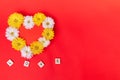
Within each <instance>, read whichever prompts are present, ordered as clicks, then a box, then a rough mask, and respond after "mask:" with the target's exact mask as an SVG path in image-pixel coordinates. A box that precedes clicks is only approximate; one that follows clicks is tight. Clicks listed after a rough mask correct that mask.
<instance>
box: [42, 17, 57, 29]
mask: <svg viewBox="0 0 120 80" xmlns="http://www.w3.org/2000/svg"><path fill="white" fill-rule="evenodd" d="M54 24H55V22H54V20H53V19H52V18H51V17H47V18H46V19H45V20H44V21H43V23H42V26H43V28H54Z"/></svg>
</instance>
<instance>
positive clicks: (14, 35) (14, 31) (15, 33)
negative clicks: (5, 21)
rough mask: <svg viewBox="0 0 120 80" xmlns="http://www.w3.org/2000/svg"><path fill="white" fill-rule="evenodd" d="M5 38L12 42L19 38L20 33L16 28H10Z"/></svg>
mask: <svg viewBox="0 0 120 80" xmlns="http://www.w3.org/2000/svg"><path fill="white" fill-rule="evenodd" d="M5 36H6V37H7V39H8V40H10V41H12V40H13V39H15V38H17V37H18V36H19V31H18V30H17V29H16V28H12V27H8V28H7V29H6V35H5Z"/></svg>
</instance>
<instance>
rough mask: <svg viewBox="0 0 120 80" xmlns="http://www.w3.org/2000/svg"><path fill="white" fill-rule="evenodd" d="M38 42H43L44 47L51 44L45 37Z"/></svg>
mask: <svg viewBox="0 0 120 80" xmlns="http://www.w3.org/2000/svg"><path fill="white" fill-rule="evenodd" d="M38 41H39V42H42V43H43V46H44V47H47V46H48V45H49V44H50V41H49V40H46V39H45V38H44V37H40V38H39V39H38Z"/></svg>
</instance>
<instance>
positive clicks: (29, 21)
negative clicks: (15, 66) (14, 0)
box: [5, 12, 55, 59]
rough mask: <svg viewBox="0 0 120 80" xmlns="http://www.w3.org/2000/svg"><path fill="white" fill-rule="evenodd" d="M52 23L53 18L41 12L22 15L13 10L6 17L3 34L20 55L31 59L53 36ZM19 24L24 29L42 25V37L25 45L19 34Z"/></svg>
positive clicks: (53, 23)
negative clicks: (5, 27)
mask: <svg viewBox="0 0 120 80" xmlns="http://www.w3.org/2000/svg"><path fill="white" fill-rule="evenodd" d="M54 25H55V22H54V20H53V19H52V18H51V17H47V16H46V15H45V14H43V13H41V12H38V13H36V14H34V15H33V16H23V15H22V14H21V13H17V12H15V13H13V14H11V15H10V16H9V18H8V27H7V29H6V32H5V36H6V38H7V39H8V40H9V41H11V45H12V48H13V49H15V50H17V51H20V52H21V56H22V57H24V58H27V59H31V58H32V57H33V56H34V55H38V54H41V53H42V52H43V50H44V48H46V47H48V45H49V44H50V40H52V39H53V38H54V30H53V28H54ZM21 26H24V27H25V29H28V30H30V29H32V28H33V27H34V26H37V27H41V26H42V27H43V32H42V34H41V35H42V37H39V38H38V40H36V41H33V42H32V43H31V44H30V45H27V44H26V40H25V39H24V38H22V37H20V35H19V33H20V31H19V29H20V27H21Z"/></svg>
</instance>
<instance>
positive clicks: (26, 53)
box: [21, 46, 33, 59]
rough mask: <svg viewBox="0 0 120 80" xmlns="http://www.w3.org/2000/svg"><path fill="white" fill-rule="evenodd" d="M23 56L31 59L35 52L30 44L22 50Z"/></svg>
mask: <svg viewBox="0 0 120 80" xmlns="http://www.w3.org/2000/svg"><path fill="white" fill-rule="evenodd" d="M21 56H22V57H24V58H27V59H31V58H32V56H33V54H32V51H31V49H30V47H29V46H25V47H24V48H22V50H21Z"/></svg>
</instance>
